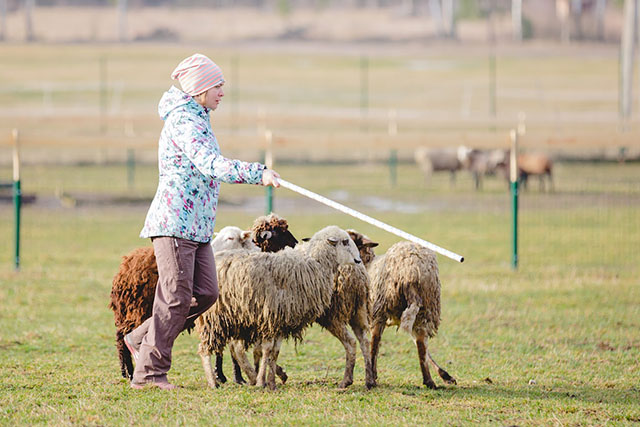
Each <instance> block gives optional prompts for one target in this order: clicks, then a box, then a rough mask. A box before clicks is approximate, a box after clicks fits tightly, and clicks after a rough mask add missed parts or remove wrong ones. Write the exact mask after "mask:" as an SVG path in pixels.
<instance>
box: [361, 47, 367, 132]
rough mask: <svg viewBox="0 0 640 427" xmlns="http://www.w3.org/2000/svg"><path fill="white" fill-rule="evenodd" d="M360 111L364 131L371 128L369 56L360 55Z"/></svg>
mask: <svg viewBox="0 0 640 427" xmlns="http://www.w3.org/2000/svg"><path fill="white" fill-rule="evenodd" d="M360 113H361V115H362V117H361V120H362V124H361V126H362V131H363V132H367V131H368V130H369V57H368V56H362V57H360Z"/></svg>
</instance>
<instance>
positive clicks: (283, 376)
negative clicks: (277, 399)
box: [276, 366, 289, 384]
mask: <svg viewBox="0 0 640 427" xmlns="http://www.w3.org/2000/svg"><path fill="white" fill-rule="evenodd" d="M276 374H278V377H279V378H280V380H281V381H282V384H284V383H286V382H287V380H288V379H289V376H288V375H287V373H286V372H285V370H284V369H282V368H281V367H280V366H276Z"/></svg>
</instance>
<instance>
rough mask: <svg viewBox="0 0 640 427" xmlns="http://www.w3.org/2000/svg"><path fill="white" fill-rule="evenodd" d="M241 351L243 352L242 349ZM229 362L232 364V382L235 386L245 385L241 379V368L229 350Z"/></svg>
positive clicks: (232, 352)
mask: <svg viewBox="0 0 640 427" xmlns="http://www.w3.org/2000/svg"><path fill="white" fill-rule="evenodd" d="M230 350H231V349H230ZM242 351H243V352H244V347H243V348H242ZM245 357H246V356H245ZM231 362H232V364H233V381H234V382H235V383H236V384H246V383H247V382H246V381H245V380H244V378H242V368H241V367H240V363H238V358H237V357H236V355H235V353H234V351H233V350H231Z"/></svg>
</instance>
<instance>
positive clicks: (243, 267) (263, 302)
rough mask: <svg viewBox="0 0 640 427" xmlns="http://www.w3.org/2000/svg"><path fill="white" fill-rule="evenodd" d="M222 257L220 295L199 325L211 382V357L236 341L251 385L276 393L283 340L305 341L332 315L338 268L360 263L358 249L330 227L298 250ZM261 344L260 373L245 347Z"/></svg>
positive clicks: (213, 380)
mask: <svg viewBox="0 0 640 427" xmlns="http://www.w3.org/2000/svg"><path fill="white" fill-rule="evenodd" d="M217 257H218V259H217V263H218V283H219V287H220V297H219V299H218V301H217V303H216V304H214V305H213V306H212V307H211V308H210V309H209V310H208V311H207V312H205V313H204V314H203V315H202V316H200V318H198V320H197V322H196V329H197V331H198V333H199V336H200V340H201V342H200V346H199V349H198V353H199V354H200V357H201V358H202V364H203V367H204V370H205V376H206V378H207V382H208V384H209V386H210V387H216V386H217V379H216V377H215V375H214V374H213V371H212V370H211V360H210V355H211V353H212V352H219V351H222V349H223V348H224V347H225V346H226V345H227V343H230V342H231V344H232V345H231V346H230V347H231V351H232V353H234V354H235V356H236V358H237V359H238V362H239V363H240V364H241V366H242V368H243V370H244V371H245V373H246V374H247V376H248V378H249V382H250V383H251V384H255V383H257V384H258V386H262V387H267V386H268V387H269V388H270V389H275V373H276V362H277V358H278V354H279V351H280V345H281V343H282V340H283V339H286V338H290V337H293V338H294V339H296V340H300V339H302V335H303V332H304V330H305V329H306V328H307V327H308V326H309V325H310V324H311V323H313V322H314V321H315V320H316V319H318V318H320V317H321V316H322V315H323V314H324V313H325V312H326V310H327V309H328V308H329V306H330V304H331V297H332V294H333V280H334V276H335V274H336V273H337V272H338V268H339V267H340V266H341V265H346V264H358V263H360V262H361V260H360V255H359V253H358V250H357V248H356V246H355V244H354V243H353V241H352V240H351V239H350V238H349V235H348V234H347V233H346V232H345V231H344V230H342V229H340V228H338V227H336V226H329V227H325V228H324V229H322V230H320V231H318V232H317V233H316V234H314V236H313V237H312V238H311V240H310V241H309V242H307V243H306V244H304V245H299V246H297V247H296V248H294V249H289V248H286V249H284V250H282V251H280V252H276V253H264V252H260V253H255V252H249V251H245V250H233V251H223V252H220V253H218V254H217ZM258 341H259V342H261V343H262V344H261V346H262V360H261V363H260V368H259V371H258V373H257V374H256V372H255V370H254V367H253V366H252V365H251V364H249V363H248V361H247V359H246V355H245V354H244V351H243V348H241V346H240V344H239V343H243V345H244V346H245V348H246V346H248V345H251V344H253V343H255V342H258ZM267 370H269V374H268V375H267Z"/></svg>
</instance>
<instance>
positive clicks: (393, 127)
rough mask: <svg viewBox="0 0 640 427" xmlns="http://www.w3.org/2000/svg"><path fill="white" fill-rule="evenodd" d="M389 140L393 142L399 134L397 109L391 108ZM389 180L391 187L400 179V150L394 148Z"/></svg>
mask: <svg viewBox="0 0 640 427" xmlns="http://www.w3.org/2000/svg"><path fill="white" fill-rule="evenodd" d="M388 133H389V141H390V142H391V143H392V144H393V143H394V142H395V137H396V135H398V119H397V114H396V110H394V109H391V110H389V126H388ZM389 181H390V183H391V187H392V188H394V187H395V186H396V184H397V181H398V150H396V149H395V148H392V149H391V151H390V152H389Z"/></svg>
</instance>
